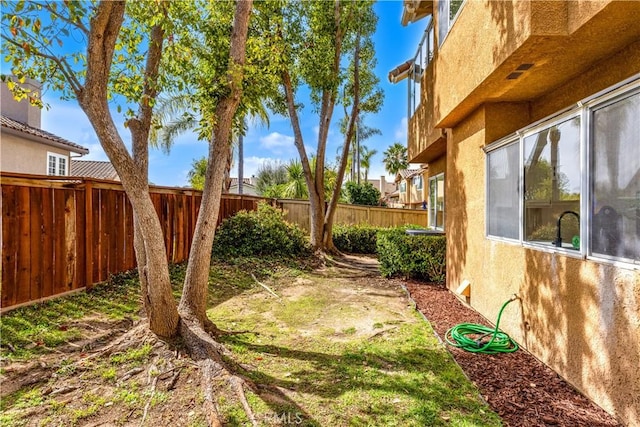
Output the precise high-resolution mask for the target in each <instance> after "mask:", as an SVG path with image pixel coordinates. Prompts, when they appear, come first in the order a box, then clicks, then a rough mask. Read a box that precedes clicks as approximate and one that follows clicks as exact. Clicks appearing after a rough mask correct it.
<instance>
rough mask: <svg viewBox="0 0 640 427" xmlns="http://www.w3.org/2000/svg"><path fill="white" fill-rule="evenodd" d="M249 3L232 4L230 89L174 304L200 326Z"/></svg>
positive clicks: (212, 145) (212, 144)
mask: <svg viewBox="0 0 640 427" xmlns="http://www.w3.org/2000/svg"><path fill="white" fill-rule="evenodd" d="M252 5H253V2H252V0H248V1H241V2H238V3H237V5H236V14H235V18H234V23H233V30H232V34H231V48H230V52H229V73H228V84H229V88H230V93H229V95H228V96H227V97H225V98H222V99H221V100H220V101H219V103H218V106H217V107H216V111H215V125H214V128H213V135H212V139H211V142H210V143H209V159H208V162H207V171H206V175H205V182H204V190H203V193H202V202H201V204H200V212H199V213H198V219H197V222H196V227H195V231H194V236H193V240H192V243H191V252H190V253H189V264H188V266H187V272H186V276H185V280H184V287H183V291H182V298H181V299H180V305H179V307H178V309H179V312H180V316H181V317H182V319H183V321H185V320H188V321H197V322H199V323H200V324H201V325H204V326H208V325H210V322H209V320H208V319H207V313H206V308H207V291H208V282H209V280H208V279H209V269H210V265H211V248H212V246H213V238H214V235H215V227H216V224H217V220H218V215H219V210H220V199H221V195H222V188H223V184H224V183H223V180H224V175H225V170H227V167H228V165H229V159H230V157H231V145H230V143H229V141H231V138H230V137H231V126H232V121H233V116H234V115H235V113H236V110H237V108H238V105H240V98H241V96H242V79H243V75H244V64H245V52H246V42H247V35H248V25H249V18H250V16H251V8H252ZM183 323H184V322H183Z"/></svg>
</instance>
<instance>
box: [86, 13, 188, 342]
mask: <svg viewBox="0 0 640 427" xmlns="http://www.w3.org/2000/svg"><path fill="white" fill-rule="evenodd" d="M124 9H125V4H124V2H102V3H100V4H99V5H98V6H97V9H96V14H95V15H94V16H93V17H92V18H91V32H90V36H89V41H88V47H87V73H86V79H85V87H84V89H83V90H82V91H79V92H78V93H76V96H77V98H78V103H79V104H80V107H81V108H82V109H83V110H84V112H85V113H86V114H87V117H88V118H89V121H90V122H91V125H92V126H93V128H94V130H95V132H96V134H97V136H98V139H99V140H100V142H101V144H102V147H103V148H104V150H105V152H106V153H107V156H108V157H109V160H110V161H111V163H112V164H113V166H114V168H115V169H116V172H118V175H119V176H120V179H121V181H122V186H123V187H124V189H125V191H126V193H127V196H128V197H129V201H130V202H131V206H132V207H133V211H134V215H135V218H136V223H137V224H138V226H139V230H140V234H141V235H142V240H143V241H144V252H145V256H144V258H145V260H146V265H145V266H144V267H142V268H141V269H139V272H140V276H141V280H142V281H144V280H146V281H147V284H148V286H147V294H146V295H143V298H144V299H146V301H145V307H147V308H148V311H147V316H148V319H149V327H150V329H151V330H152V331H153V332H154V333H156V334H157V335H159V336H162V337H171V336H174V335H175V334H176V333H177V332H178V320H179V319H178V311H177V307H176V302H175V299H174V298H173V294H172V292H171V283H170V280H169V269H168V264H167V255H166V250H165V246H164V239H163V233H162V228H161V226H160V221H159V220H158V216H157V214H156V212H155V209H154V207H153V203H151V198H150V197H149V191H148V182H147V180H146V177H145V176H141V174H140V171H139V170H138V166H137V165H136V163H135V162H134V161H133V159H132V158H131V156H130V155H129V153H128V152H127V149H126V147H125V145H124V143H123V141H122V138H121V137H120V135H119V134H118V131H117V129H116V126H115V125H114V123H113V119H112V117H111V112H110V111H109V106H108V103H107V99H108V96H107V84H108V81H109V72H110V70H111V64H112V61H113V52H114V47H115V42H116V39H117V37H118V33H119V31H120V27H121V25H122V22H123V20H124ZM138 243H139V239H138Z"/></svg>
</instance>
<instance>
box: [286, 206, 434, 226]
mask: <svg viewBox="0 0 640 427" xmlns="http://www.w3.org/2000/svg"><path fill="white" fill-rule="evenodd" d="M278 206H279V207H280V208H281V209H282V210H283V211H284V212H285V216H286V218H287V221H289V222H293V223H295V224H298V225H299V226H300V227H301V228H302V229H304V230H307V231H309V230H310V221H311V219H310V215H309V201H308V200H278ZM427 221H428V213H427V211H426V210H414V209H393V208H381V207H375V206H356V205H347V204H338V209H337V211H336V216H335V221H334V222H335V223H336V224H370V225H375V226H378V227H395V226H398V225H404V224H416V225H421V226H423V227H426V226H427Z"/></svg>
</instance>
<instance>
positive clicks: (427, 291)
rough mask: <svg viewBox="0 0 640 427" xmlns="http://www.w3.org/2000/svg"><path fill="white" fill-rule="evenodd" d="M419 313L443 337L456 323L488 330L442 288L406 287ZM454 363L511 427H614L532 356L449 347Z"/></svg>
mask: <svg viewBox="0 0 640 427" xmlns="http://www.w3.org/2000/svg"><path fill="white" fill-rule="evenodd" d="M405 287H406V288H407V290H408V292H409V293H410V295H411V298H412V299H413V300H414V301H415V303H416V305H417V308H418V310H420V312H422V313H423V314H424V315H425V317H426V318H427V319H428V320H429V322H430V323H431V326H432V327H433V329H434V331H435V332H436V333H437V334H438V335H439V336H440V337H444V335H445V333H446V331H447V330H448V329H449V328H451V327H452V326H455V325H457V324H458V323H463V322H470V323H479V324H484V325H487V326H489V325H488V324H487V322H486V320H484V318H483V317H482V316H480V315H479V314H478V313H477V312H475V311H473V310H472V309H470V308H469V307H467V306H465V305H464V304H462V302H460V301H459V300H458V299H457V298H456V297H455V296H454V295H453V294H452V293H451V292H449V291H448V290H447V289H446V288H444V287H442V286H437V285H429V284H424V283H419V282H412V281H408V282H405ZM448 348H449V351H450V352H451V354H452V355H453V357H454V359H455V360H456V361H457V362H458V364H459V365H460V366H461V367H462V369H463V370H464V372H465V373H466V374H467V376H468V377H469V378H470V379H471V380H472V381H473V382H474V383H475V384H476V385H477V386H478V388H479V389H480V392H481V393H482V396H483V397H484V399H485V400H486V401H487V402H488V403H489V405H490V406H491V408H492V409H493V410H494V411H496V412H497V413H498V414H499V415H500V416H501V417H502V419H503V420H504V422H505V424H507V425H509V426H527V427H532V426H566V427H574V426H585V427H596V426H618V425H620V424H619V423H618V422H617V421H616V420H615V419H614V418H613V417H612V416H611V415H609V414H607V413H606V412H605V411H604V410H602V409H601V408H599V407H597V406H596V405H594V404H593V403H591V401H589V399H587V398H586V397H584V396H583V395H582V394H580V393H579V392H578V391H577V390H575V389H574V388H573V387H572V386H570V385H569V384H568V383H567V382H566V381H564V380H563V379H562V378H561V377H560V376H559V375H557V374H556V373H555V372H554V371H552V370H551V369H550V368H548V367H547V366H545V365H544V364H542V362H540V361H539V360H538V359H536V358H535V357H533V356H532V355H531V354H529V353H527V352H526V351H524V350H522V349H520V350H518V351H516V352H515V353H503V354H497V355H482V354H476V353H469V352H466V351H464V350H461V349H459V348H455V347H450V346H448Z"/></svg>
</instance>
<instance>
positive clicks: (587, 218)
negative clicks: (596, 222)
mask: <svg viewBox="0 0 640 427" xmlns="http://www.w3.org/2000/svg"><path fill="white" fill-rule="evenodd" d="M633 96H640V74H637V75H635V76H633V77H631V78H629V79H626V80H624V81H622V82H620V83H618V84H617V85H614V86H612V87H610V88H607V89H605V90H603V91H600V92H598V93H596V94H594V95H592V96H590V97H588V98H586V99H585V100H583V101H580V102H578V103H577V104H574V105H573V106H571V107H569V108H566V109H564V110H561V111H559V112H557V113H555V114H553V115H550V116H548V117H546V118H544V119H541V120H538V121H536V122H534V123H532V124H530V125H529V126H526V127H524V128H522V129H520V130H518V131H516V132H515V133H512V134H510V135H507V136H505V137H504V138H501V139H499V140H497V141H494V142H492V143H490V144H488V145H486V146H485V147H484V152H485V238H486V239H487V240H492V241H498V242H504V243H509V244H516V245H519V246H521V247H523V248H528V249H535V250H538V251H542V252H549V253H558V254H561V255H564V256H567V257H573V258H580V259H584V260H591V261H596V262H604V263H607V264H613V265H616V266H620V267H624V268H632V269H640V259H638V260H633V259H630V258H622V257H619V256H614V255H606V254H594V253H593V249H592V242H591V227H592V223H593V218H592V217H593V212H592V209H591V204H592V201H593V198H594V187H593V185H594V181H593V180H594V179H595V178H594V175H595V171H594V165H593V150H594V144H595V143H594V141H593V135H594V130H593V126H594V125H595V123H594V122H595V121H594V120H593V116H594V113H595V112H596V111H598V110H600V109H602V108H606V107H608V106H610V105H613V104H615V103H616V102H619V101H621V100H623V99H625V98H630V97H633ZM573 118H579V119H580V129H579V138H580V142H579V147H580V159H579V161H580V176H581V180H580V212H581V214H580V242H581V244H580V249H579V250H572V249H567V248H558V247H555V246H552V245H545V244H541V243H536V242H530V241H525V240H524V237H525V236H524V227H525V224H524V205H525V203H524V197H525V195H524V165H525V158H524V156H525V152H524V150H525V147H524V145H525V144H524V139H525V138H526V137H529V136H531V135H535V134H536V133H538V132H540V131H541V130H544V129H547V128H549V127H552V126H555V125H557V124H560V123H563V122H565V121H567V120H570V119H573ZM512 144H519V165H518V170H519V182H518V192H519V209H518V210H519V238H518V239H512V238H507V237H502V236H494V235H491V234H489V206H488V202H489V197H488V194H489V184H490V180H489V154H490V153H491V152H493V151H496V150H499V149H501V148H503V147H506V146H509V145H512Z"/></svg>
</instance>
